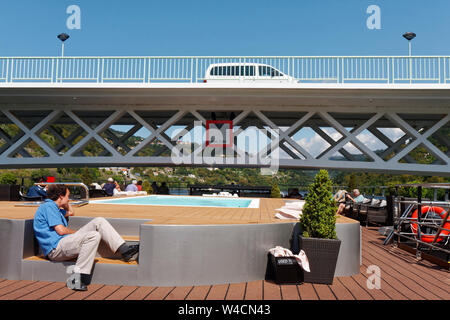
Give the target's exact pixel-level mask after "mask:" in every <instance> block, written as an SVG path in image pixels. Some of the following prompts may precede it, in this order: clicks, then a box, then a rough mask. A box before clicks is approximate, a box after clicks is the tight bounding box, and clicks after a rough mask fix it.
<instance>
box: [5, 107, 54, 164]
mask: <svg viewBox="0 0 450 320" xmlns="http://www.w3.org/2000/svg"><path fill="white" fill-rule="evenodd" d="M3 113H4V114H5V115H6V116H7V117H8V118H9V119H10V120H11V121H13V122H14V124H15V125H16V126H18V127H19V129H20V130H22V131H23V132H24V135H23V136H22V137H21V138H20V139H19V140H17V141H16V142H15V143H14V144H13V145H12V146H10V147H9V148H8V149H7V151H5V152H4V153H3V154H2V155H1V156H0V158H6V157H10V156H11V154H13V155H14V154H15V153H16V152H18V150H20V149H23V147H24V145H25V144H26V143H27V142H28V140H30V139H31V140H33V141H34V142H35V143H37V144H38V145H39V146H40V147H41V148H42V149H44V151H45V152H47V154H48V156H49V157H58V155H57V154H56V153H55V151H54V150H53V149H52V148H50V146H49V145H48V144H47V143H45V142H44V141H43V140H42V139H41V138H39V137H38V135H37V134H38V133H39V132H41V130H43V129H44V127H45V126H46V125H47V124H48V123H49V122H51V121H53V120H54V119H55V118H56V117H58V116H59V115H60V113H61V111H58V110H54V111H52V112H51V113H50V114H49V115H47V116H46V117H45V118H44V119H42V120H41V121H40V122H39V123H37V124H36V125H35V126H34V127H33V128H32V129H31V130H30V129H28V127H27V126H25V125H24V124H23V123H22V122H21V121H20V120H19V119H17V117H16V116H14V115H13V114H12V113H11V112H10V111H9V110H3Z"/></svg>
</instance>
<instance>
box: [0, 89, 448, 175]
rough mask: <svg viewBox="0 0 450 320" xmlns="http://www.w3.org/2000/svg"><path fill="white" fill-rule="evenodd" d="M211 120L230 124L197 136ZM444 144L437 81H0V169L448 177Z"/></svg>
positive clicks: (443, 96) (443, 101) (444, 109)
mask: <svg viewBox="0 0 450 320" xmlns="http://www.w3.org/2000/svg"><path fill="white" fill-rule="evenodd" d="M211 120H212V121H219V122H220V121H232V131H231V137H230V138H229V140H226V143H225V140H224V141H222V142H223V144H224V146H222V145H221V142H220V141H219V143H217V141H218V140H214V141H213V140H208V136H209V135H208V134H207V133H206V127H207V126H211V125H213V126H214V125H215V126H222V129H223V128H224V127H225V126H229V125H230V123H226V124H223V123H219V124H214V123H210V121H211ZM229 128H231V127H229ZM210 129H211V127H210ZM222 132H225V131H222ZM229 132H230V131H229ZM229 132H228V133H229ZM209 139H211V136H209ZM207 140H208V141H207ZM213 142H214V143H213ZM208 143H209V145H208ZM225 144H226V145H225ZM449 146H450V89H448V88H440V89H431V88H423V87H414V85H410V86H403V87H402V86H398V87H395V88H393V87H392V85H391V86H390V87H385V88H380V87H370V86H367V87H363V86H361V87H356V86H345V85H341V86H340V87H333V86H327V85H323V86H322V87H320V86H316V87H304V86H298V87H289V88H286V87H281V86H280V87H271V88H269V87H266V88H264V87H261V88H255V87H253V88H250V87H248V88H244V87H228V88H219V87H214V86H211V85H209V84H204V85H201V84H195V85H194V84H193V85H186V84H183V85H180V86H177V84H171V85H170V86H164V85H159V86H157V85H147V86H143V87H137V86H134V87H133V86H129V87H124V86H121V87H120V86H118V85H117V86H116V85H110V86H105V85H102V86H97V87H95V86H86V85H85V86H77V85H59V86H54V85H53V86H37V85H25V84H24V85H22V86H19V87H17V85H16V86H15V87H7V86H3V87H0V167H1V168H30V167H74V166H97V167H110V166H174V165H184V166H211V167H267V168H270V169H272V170H276V169H277V168H299V169H300V168H302V169H316V168H325V169H343V170H358V171H362V170H364V171H374V172H380V173H410V174H424V175H441V176H450V159H449V156H450V151H449V150H450V149H449Z"/></svg>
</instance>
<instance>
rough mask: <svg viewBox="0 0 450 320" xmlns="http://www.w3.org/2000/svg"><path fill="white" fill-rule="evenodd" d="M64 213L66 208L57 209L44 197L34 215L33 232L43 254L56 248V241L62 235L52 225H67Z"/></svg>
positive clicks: (52, 202) (54, 204)
mask: <svg viewBox="0 0 450 320" xmlns="http://www.w3.org/2000/svg"><path fill="white" fill-rule="evenodd" d="M65 214H66V210H63V209H59V208H58V206H57V205H56V203H55V202H54V201H52V200H50V199H46V200H45V201H44V203H43V204H41V205H40V206H39V208H38V209H37V211H36V214H35V215H34V221H33V229H34V234H35V236H36V239H37V240H38V242H39V245H40V247H41V249H42V251H43V252H44V255H45V256H46V255H48V254H49V252H50V251H52V249H54V248H56V247H57V245H58V242H59V241H60V240H61V239H62V238H63V237H64V236H60V235H59V234H58V233H57V232H56V231H55V229H54V227H55V226H57V225H60V224H61V225H63V226H65V227H67V220H66V218H65V217H64V216H65Z"/></svg>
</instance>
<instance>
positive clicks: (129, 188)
mask: <svg viewBox="0 0 450 320" xmlns="http://www.w3.org/2000/svg"><path fill="white" fill-rule="evenodd" d="M136 185H137V181H136V180H133V181H132V182H131V183H130V184H129V185H127V187H126V188H125V191H126V192H128V191H132V192H138V187H137V186H136Z"/></svg>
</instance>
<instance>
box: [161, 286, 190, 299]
mask: <svg viewBox="0 0 450 320" xmlns="http://www.w3.org/2000/svg"><path fill="white" fill-rule="evenodd" d="M193 288H194V287H193V286H187V287H175V289H173V290H172V291H170V293H169V294H168V295H167V296H166V297H165V300H184V299H185V298H186V297H187V296H188V295H189V293H190V292H191V291H192V289H193Z"/></svg>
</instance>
